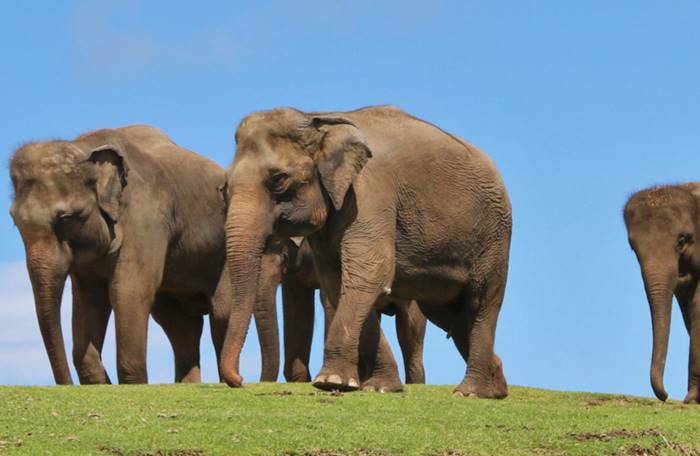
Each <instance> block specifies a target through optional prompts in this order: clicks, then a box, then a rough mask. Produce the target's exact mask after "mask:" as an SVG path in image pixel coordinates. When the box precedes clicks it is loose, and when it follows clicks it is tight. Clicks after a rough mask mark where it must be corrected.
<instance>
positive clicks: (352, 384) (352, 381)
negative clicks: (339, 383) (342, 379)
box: [348, 378, 360, 388]
mask: <svg viewBox="0 0 700 456" xmlns="http://www.w3.org/2000/svg"><path fill="white" fill-rule="evenodd" d="M348 386H349V387H350V388H357V387H358V386H360V384H359V383H357V380H355V379H354V378H351V379H350V380H348Z"/></svg>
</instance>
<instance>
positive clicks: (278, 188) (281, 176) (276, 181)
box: [268, 171, 290, 195]
mask: <svg viewBox="0 0 700 456" xmlns="http://www.w3.org/2000/svg"><path fill="white" fill-rule="evenodd" d="M289 184H290V179H289V174H287V173H285V172H284V171H278V172H276V173H274V174H273V175H272V176H271V177H270V181H269V184H268V187H269V189H270V191H271V192H272V193H273V194H275V195H282V194H284V193H285V192H286V191H287V190H288V189H289Z"/></svg>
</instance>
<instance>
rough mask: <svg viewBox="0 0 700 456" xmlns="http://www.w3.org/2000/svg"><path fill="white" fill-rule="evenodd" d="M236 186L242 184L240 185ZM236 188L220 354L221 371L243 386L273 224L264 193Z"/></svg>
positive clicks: (229, 221)
mask: <svg viewBox="0 0 700 456" xmlns="http://www.w3.org/2000/svg"><path fill="white" fill-rule="evenodd" d="M237 187H239V185H238V184H237ZM236 190H238V188H237V189H235V190H234V192H233V195H232V196H231V201H230V204H229V209H228V215H227V220H226V256H227V260H228V265H229V273H230V276H231V290H232V295H233V303H232V306H231V312H230V314H229V321H228V328H227V331H226V338H225V340H224V345H223V349H222V354H221V366H220V367H221V374H222V376H223V380H224V381H225V382H226V384H228V385H229V386H231V387H238V386H241V385H242V383H243V378H242V377H241V375H240V372H239V361H240V355H241V350H242V348H243V343H244V342H245V338H246V335H247V333H248V327H249V326H250V318H251V316H252V314H253V311H254V310H255V305H256V300H257V285H258V279H259V277H260V269H261V261H262V256H263V252H264V250H265V245H266V242H267V238H268V236H269V233H270V232H271V231H272V226H271V223H270V221H269V219H270V209H269V203H268V202H267V201H266V200H265V198H264V195H261V196H260V197H256V196H253V195H255V193H254V192H243V191H241V190H239V191H236Z"/></svg>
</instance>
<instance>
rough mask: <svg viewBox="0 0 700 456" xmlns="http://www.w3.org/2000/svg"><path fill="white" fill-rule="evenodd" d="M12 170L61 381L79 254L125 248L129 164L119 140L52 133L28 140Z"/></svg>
mask: <svg viewBox="0 0 700 456" xmlns="http://www.w3.org/2000/svg"><path fill="white" fill-rule="evenodd" d="M10 174H11V178H12V185H13V188H14V201H13V203H12V206H11V208H10V214H11V215H12V218H13V219H14V222H15V224H16V225H17V227H18V229H19V231H20V233H21V235H22V239H23V241H24V245H25V249H26V255H27V268H28V271H29V275H30V279H31V282H32V287H33V289H34V294H35V297H36V309H37V316H38V319H39V326H40V329H41V333H42V337H43V339H44V344H45V345H46V348H47V352H48V354H49V359H50V361H51V366H52V369H53V372H54V377H55V379H56V382H57V383H61V384H69V383H71V379H70V373H69V371H68V365H67V362H66V355H65V349H64V346H63V338H62V335H61V326H60V303H61V295H62V293H63V286H64V282H65V280H66V277H67V274H68V271H69V267H70V264H71V262H78V263H81V262H82V263H87V262H90V261H92V260H93V259H94V258H96V257H99V256H101V255H104V254H105V253H114V252H116V251H117V250H118V249H119V247H120V245H121V229H120V227H119V217H120V213H121V208H122V204H123V199H124V197H123V191H124V188H125V187H126V185H127V176H128V166H127V164H126V162H125V160H124V157H123V154H122V153H121V152H120V148H119V146H118V145H114V144H102V145H100V146H98V147H92V148H81V147H79V146H78V145H76V144H74V143H73V142H68V141H50V142H37V143H29V144H26V145H24V146H22V147H20V148H19V149H18V150H17V151H16V152H15V154H14V156H13V157H12V160H11V163H10Z"/></svg>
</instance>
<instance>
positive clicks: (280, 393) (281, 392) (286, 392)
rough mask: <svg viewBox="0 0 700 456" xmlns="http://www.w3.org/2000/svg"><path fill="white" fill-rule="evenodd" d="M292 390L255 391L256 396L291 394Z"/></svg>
mask: <svg viewBox="0 0 700 456" xmlns="http://www.w3.org/2000/svg"><path fill="white" fill-rule="evenodd" d="M292 394H293V393H292V392H291V391H273V392H271V393H255V396H291V395H292Z"/></svg>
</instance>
